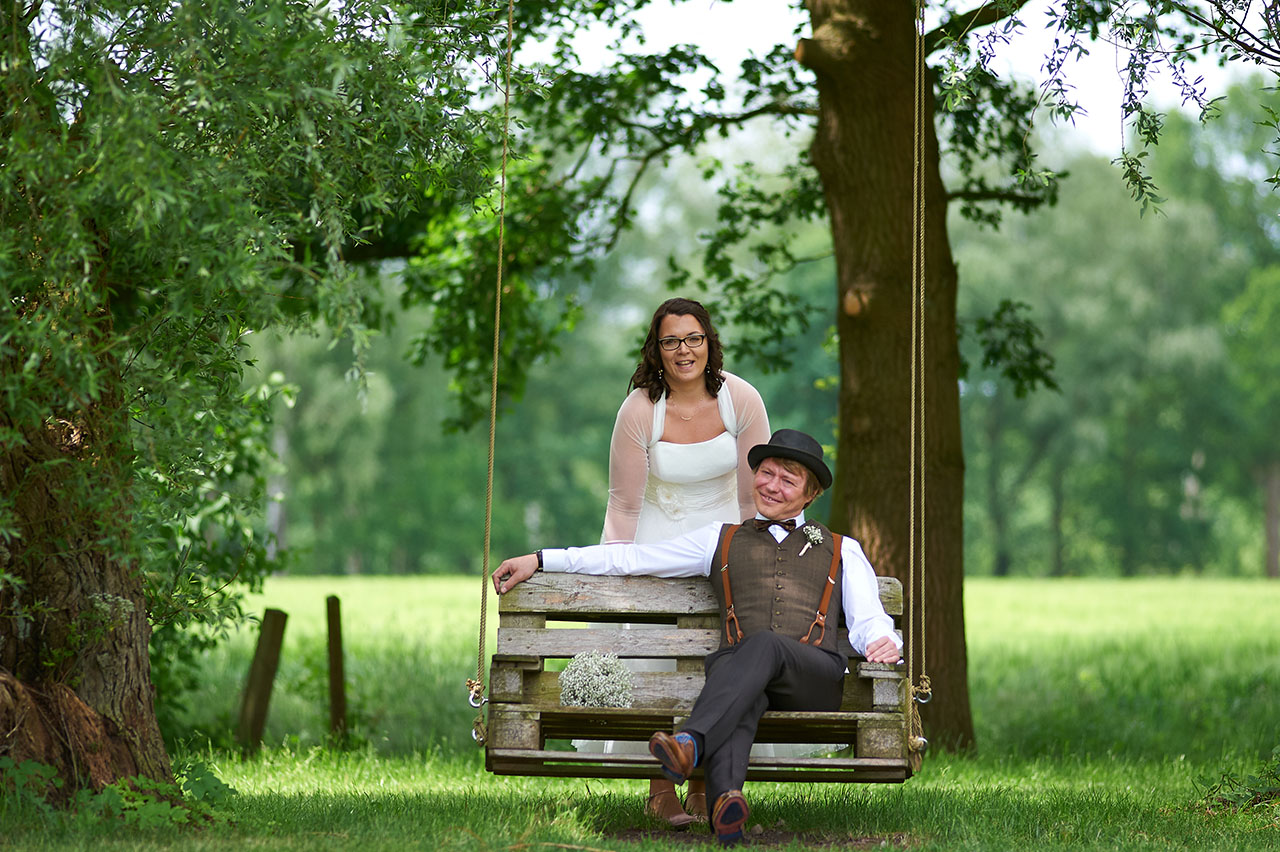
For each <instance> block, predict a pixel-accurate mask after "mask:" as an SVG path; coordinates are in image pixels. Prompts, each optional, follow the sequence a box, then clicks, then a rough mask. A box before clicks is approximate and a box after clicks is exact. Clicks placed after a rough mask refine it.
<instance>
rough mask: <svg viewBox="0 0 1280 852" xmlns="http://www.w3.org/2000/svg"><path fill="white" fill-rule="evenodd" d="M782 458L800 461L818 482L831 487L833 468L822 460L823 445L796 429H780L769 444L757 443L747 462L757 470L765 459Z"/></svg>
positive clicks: (749, 453) (825, 486)
mask: <svg viewBox="0 0 1280 852" xmlns="http://www.w3.org/2000/svg"><path fill="white" fill-rule="evenodd" d="M772 458H780V459H791V460H793V461H798V462H800V464H802V465H804V466H805V467H807V468H809V470H811V471H813V475H814V476H816V477H818V484H819V485H821V486H822V487H823V488H824V489H825V488H830V487H831V469H830V468H828V467H827V463H826V462H824V461H823V460H822V445H821V444H819V443H818V442H817V441H816V440H814V439H813V438H811V437H809V436H808V435H806V434H805V433H803V432H800V431H798V430H796V429H779V430H778V431H777V432H774V433H773V435H772V436H771V437H770V438H769V443H767V444H756V445H755V446H754V447H752V448H751V450H750V451H749V452H748V453H747V464H749V465H751V469H752V470H755V469H756V468H757V467H759V466H760V462H762V461H764V460H765V459H772Z"/></svg>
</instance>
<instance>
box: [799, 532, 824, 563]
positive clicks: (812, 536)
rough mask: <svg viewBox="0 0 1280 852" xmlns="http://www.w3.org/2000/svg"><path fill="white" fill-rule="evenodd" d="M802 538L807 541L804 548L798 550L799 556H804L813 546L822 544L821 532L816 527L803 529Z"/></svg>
mask: <svg viewBox="0 0 1280 852" xmlns="http://www.w3.org/2000/svg"><path fill="white" fill-rule="evenodd" d="M804 537H805V538H807V539H809V541H808V542H807V543H806V544H805V546H804V547H802V548H800V555H801V556H804V555H805V553H806V552H807V551H808V550H809V548H811V547H813V546H814V545H815V544H822V530H820V529H818V528H817V527H810V526H806V527H805V528H804Z"/></svg>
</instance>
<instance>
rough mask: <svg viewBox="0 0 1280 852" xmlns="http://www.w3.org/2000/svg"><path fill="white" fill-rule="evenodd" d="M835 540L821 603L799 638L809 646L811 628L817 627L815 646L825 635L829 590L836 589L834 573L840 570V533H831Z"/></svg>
mask: <svg viewBox="0 0 1280 852" xmlns="http://www.w3.org/2000/svg"><path fill="white" fill-rule="evenodd" d="M831 536H832V538H834V539H835V546H836V552H835V553H833V554H832V555H831V571H830V572H829V573H828V574H827V586H826V588H825V589H823V590H822V601H821V602H820V603H819V604H818V612H817V613H816V614H815V617H814V619H813V624H810V625H809V629H808V630H807V631H806V632H805V634H804V636H803V637H801V639H800V641H801V642H803V643H804V644H806V645H808V644H809V637H811V636H812V635H813V628H815V627H817V628H819V630H818V641H817V642H814V643H813V644H815V645H821V644H822V639H823V637H824V636H826V635H827V607H829V606H831V590H832V589H834V588H835V587H836V573H837V572H839V570H840V544H841V542H840V533H832V534H831Z"/></svg>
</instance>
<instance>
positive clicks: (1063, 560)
mask: <svg viewBox="0 0 1280 852" xmlns="http://www.w3.org/2000/svg"><path fill="white" fill-rule="evenodd" d="M1066 475H1067V473H1066V464H1065V462H1064V460H1063V459H1062V458H1061V457H1060V456H1058V455H1054V457H1053V460H1052V462H1051V463H1050V465H1049V533H1050V535H1049V541H1050V542H1052V547H1053V555H1052V558H1051V561H1050V564H1051V565H1052V568H1051V569H1050V571H1049V576H1050V577H1065V576H1067V536H1066V532H1065V531H1064V530H1063V524H1064V523H1065V520H1066V513H1067V509H1066V507H1067V496H1066V489H1067V486H1066Z"/></svg>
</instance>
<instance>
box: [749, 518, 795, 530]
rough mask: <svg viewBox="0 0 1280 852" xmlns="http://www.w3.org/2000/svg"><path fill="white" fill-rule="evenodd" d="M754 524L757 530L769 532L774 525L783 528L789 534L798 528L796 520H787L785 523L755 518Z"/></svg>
mask: <svg viewBox="0 0 1280 852" xmlns="http://www.w3.org/2000/svg"><path fill="white" fill-rule="evenodd" d="M752 523H754V524H755V525H756V529H758V530H767V529H769V527H771V526H773V525H774V524H777V525H778V526H780V527H782V528H783V529H784V530H786V531H787V532H791V531H792V530H794V529H795V528H796V519H795V518H787V519H786V520H785V521H771V520H769V519H768V518H754V519H752Z"/></svg>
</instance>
